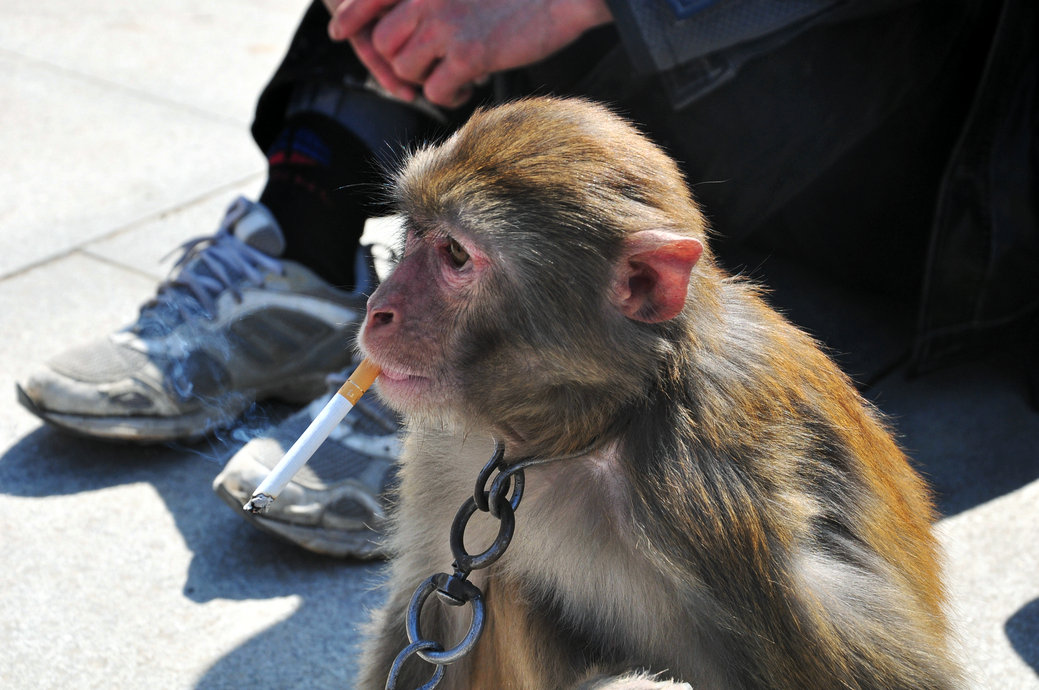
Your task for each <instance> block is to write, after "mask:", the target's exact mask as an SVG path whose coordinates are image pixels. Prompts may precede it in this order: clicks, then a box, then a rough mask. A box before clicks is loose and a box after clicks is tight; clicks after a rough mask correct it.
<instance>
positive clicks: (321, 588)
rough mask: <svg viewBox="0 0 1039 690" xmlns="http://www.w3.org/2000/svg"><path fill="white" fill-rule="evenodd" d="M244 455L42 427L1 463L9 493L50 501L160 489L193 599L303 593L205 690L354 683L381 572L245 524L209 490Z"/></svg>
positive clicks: (231, 657) (218, 445) (218, 446)
mask: <svg viewBox="0 0 1039 690" xmlns="http://www.w3.org/2000/svg"><path fill="white" fill-rule="evenodd" d="M236 449H237V445H229V444H225V443H222V442H213V443H209V444H200V445H195V446H191V447H176V448H173V447H162V446H132V445H117V444H108V443H102V442H98V441H92V440H89V439H84V438H78V437H73V436H69V435H67V434H64V433H61V432H57V431H54V430H52V429H50V428H48V427H41V428H38V429H37V430H35V431H33V432H32V433H30V434H28V435H27V436H25V437H24V438H22V439H21V440H20V441H18V443H16V444H15V445H14V446H12V447H11V448H10V449H9V450H8V451H7V452H6V453H4V455H3V456H2V457H0V492H3V493H5V494H9V495H14V496H22V497H34V496H40V497H42V496H55V495H75V494H77V493H81V492H89V491H96V490H100V489H104V488H108V487H115V486H120V485H125V484H131V483H140V482H146V483H148V484H151V485H152V486H153V487H155V489H156V491H157V492H158V493H159V495H160V496H161V497H162V499H163V501H164V502H165V504H166V507H167V508H168V509H169V512H170V515H171V516H172V518H173V520H174V522H175V524H176V527H177V529H178V531H179V532H180V533H181V534H182V535H183V538H184V540H185V543H186V545H187V548H188V549H189V550H190V552H191V554H192V556H191V561H190V565H189V568H188V574H187V578H186V581H185V582H184V585H183V594H184V596H185V597H186V598H188V599H189V600H191V601H194V602H200V603H201V602H207V601H210V600H215V599H230V600H263V599H272V598H277V597H287V596H296V597H299V598H300V600H301V602H302V604H301V605H300V607H299V608H298V609H297V610H296V611H295V612H294V613H293V615H291V616H290V617H289V618H287V619H286V620H284V621H281V622H279V623H277V624H276V625H273V626H272V627H270V628H267V629H266V630H264V631H263V632H262V633H260V634H259V635H256V636H255V637H253V638H252V639H250V640H248V641H247V642H246V643H245V644H243V645H241V646H240V647H238V648H237V649H235V650H234V651H233V652H231V653H230V654H228V655H226V656H224V657H223V658H221V659H219V660H218V661H217V662H216V663H215V664H214V665H213V666H212V667H211V668H210V669H209V670H208V671H207V672H206V673H205V674H204V675H203V677H202V678H201V679H200V680H199V682H198V686H197V687H199V688H225V687H226V688H231V687H235V688H238V687H241V686H242V684H243V682H245V681H246V679H247V678H249V677H256V678H257V679H260V681H261V682H260V685H261V686H262V687H295V688H323V687H349V683H350V682H351V679H352V674H353V668H352V662H353V659H354V657H355V655H356V649H355V648H354V644H356V641H357V632H356V629H357V625H358V623H359V622H360V621H361V620H362V619H364V618H365V613H364V610H365V609H367V608H369V607H372V606H376V605H377V604H378V597H379V594H378V592H377V591H375V587H376V585H377V584H378V582H379V580H380V577H381V568H380V567H378V566H373V565H371V564H361V563H351V562H349V561H342V560H336V559H331V558H325V557H321V556H318V555H315V554H311V553H309V552H306V551H303V550H301V549H299V548H296V547H294V546H292V545H289V544H284V543H282V542H279V541H276V540H274V539H272V538H270V537H268V536H267V535H264V534H262V533H260V532H258V531H257V530H255V529H254V528H253V527H251V526H250V525H249V524H248V523H246V522H245V521H244V520H240V519H238V518H236V517H235V516H234V515H233V514H232V513H231V511H230V510H229V509H228V507H227V506H226V505H225V504H224V503H223V502H222V501H220V499H218V498H217V497H216V496H215V495H214V494H213V492H212V491H211V489H210V484H211V482H212V480H213V477H214V476H215V475H216V474H217V472H218V471H219V470H220V467H221V466H222V463H223V462H224V461H226V459H227V458H229V457H230V455H231V454H232V453H233V452H234V451H235V450H236ZM186 451H190V452H186ZM246 684H247V683H246Z"/></svg>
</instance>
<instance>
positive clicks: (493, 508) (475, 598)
mask: <svg viewBox="0 0 1039 690" xmlns="http://www.w3.org/2000/svg"><path fill="white" fill-rule="evenodd" d="M596 445H598V442H595V443H592V444H591V445H590V446H588V447H587V448H584V449H582V450H580V451H578V452H577V453H573V454H571V455H567V456H565V457H556V458H527V459H524V460H520V461H518V462H515V463H513V464H511V465H506V464H505V445H504V444H503V443H502V442H501V441H499V440H497V439H495V441H494V454H493V455H491V459H490V460H488V461H487V464H486V465H484V467H483V469H482V470H480V473H479V474H478V475H477V478H476V488H475V490H474V491H473V495H472V496H471V497H470V498H468V499H466V501H465V503H463V504H462V507H461V508H459V509H458V512H457V513H456V514H455V519H454V522H452V524H451V537H450V543H451V554H452V555H453V556H454V559H455V560H454V563H452V564H451V567H452V568H453V569H454V573H452V574H450V575H448V574H447V573H437V574H436V575H431V576H430V577H428V578H426V579H425V580H424V581H423V582H422V584H420V585H419V586H418V588H417V589H416V590H415V594H413V595H412V597H411V603H409V604H408V617H407V632H408V642H409V644H408V646H407V647H405V648H404V649H402V650H401V652H400V653H399V654H398V655H397V658H396V659H394V660H393V665H392V666H391V667H390V672H389V677H388V678H387V679H386V690H396V688H397V680H398V678H399V677H400V671H401V669H402V668H403V666H404V662H405V661H407V660H408V659H409V658H410V657H412V656H418V657H419V658H420V659H422V660H424V661H427V662H429V663H430V664H433V666H434V667H435V668H434V669H433V675H432V677H431V678H430V679H429V681H427V682H426V683H425V684H424V685H421V686H419V688H418V689H417V690H432V689H433V688H435V687H436V686H437V684H438V683H440V681H441V679H443V677H444V668H445V667H446V666H447V665H449V664H453V663H454V662H456V661H458V660H459V659H461V658H462V657H463V656H465V655H466V654H468V653H469V652H470V651H472V649H473V647H475V646H476V643H477V642H478V641H479V639H480V635H481V633H483V626H484V603H483V592H482V591H480V588H479V587H477V586H476V585H474V584H473V583H472V582H469V580H468V578H469V575H470V574H471V573H472V572H473V571H474V570H481V569H483V568H486V567H488V566H489V565H491V564H492V563H494V562H495V561H497V560H498V559H499V558H501V556H502V554H504V553H505V549H507V548H508V547H509V543H510V542H511V541H512V535H513V532H514V531H515V528H516V517H515V515H516V509H517V508H519V504H520V501H521V500H522V499H523V470H525V469H526V468H528V467H531V466H533V465H540V464H543V463H546V462H554V461H556V460H565V459H570V458H575V457H579V456H581V455H585V454H587V453H588V452H590V451H591V450H592V449H593V448H594V447H595V446H596ZM495 472H498V474H497V476H495V477H494V479H493V481H492V480H491V477H492V476H493V475H494V473H495ZM489 481H490V484H491V488H490V489H487V483H488V482H489ZM510 489H511V490H512V498H509V497H508V494H509V491H510ZM477 510H479V511H482V512H485V513H490V514H491V516H492V517H494V518H496V519H497V520H498V521H499V522H500V523H501V524H500V525H499V527H498V536H497V537H496V538H495V540H494V543H493V544H491V545H490V546H489V547H488V548H487V549H486V550H485V551H483V552H482V553H479V554H476V555H472V554H470V553H469V552H468V551H466V550H465V546H464V537H465V528H466V525H468V524H469V518H471V517H472V516H473V514H474V513H476V511H477ZM433 592H436V593H437V595H438V596H439V597H440V599H441V601H443V602H444V603H445V604H448V605H449V606H465V605H466V604H471V605H472V607H473V619H472V621H471V622H470V624H469V632H468V633H466V635H465V637H464V638H462V641H461V642H459V643H458V644H457V645H455V646H454V647H452V648H450V649H446V650H445V649H444V647H443V645H441V644H440V643H439V642H437V641H435V640H427V639H425V638H423V637H422V633H421V625H420V620H419V618H420V616H421V612H422V605H423V604H425V603H426V599H428V598H429V596H430V595H431V594H432V593H433Z"/></svg>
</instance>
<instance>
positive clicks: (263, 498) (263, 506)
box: [242, 493, 274, 515]
mask: <svg viewBox="0 0 1039 690" xmlns="http://www.w3.org/2000/svg"><path fill="white" fill-rule="evenodd" d="M271 503H274V496H271V495H270V494H264V493H259V494H256V495H255V496H253V497H252V498H250V499H249V502H248V503H246V504H245V505H244V506H242V510H244V511H245V512H247V513H252V514H253V515H259V514H261V513H265V512H267V508H268V507H269V506H270V504H271Z"/></svg>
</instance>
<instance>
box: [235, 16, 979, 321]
mask: <svg viewBox="0 0 1039 690" xmlns="http://www.w3.org/2000/svg"><path fill="white" fill-rule="evenodd" d="M950 5H957V6H959V7H958V8H952V7H950ZM328 18H329V17H328V13H327V11H326V10H325V8H324V6H323V4H322V3H321V2H315V3H314V4H313V5H312V6H311V7H310V8H309V10H308V11H307V13H306V15H305V16H304V18H303V21H302V23H301V25H300V27H299V29H298V31H297V33H296V35H295V38H294V39H293V41H292V44H291V46H290V48H289V51H288V54H287V55H286V57H285V59H284V61H283V63H282V64H281V66H280V67H279V69H278V70H277V72H276V73H275V75H274V77H273V78H272V80H271V82H270V83H269V84H268V86H267V87H266V89H265V90H264V92H263V94H262V95H261V97H260V100H259V103H258V106H257V110H256V118H255V121H254V124H253V128H252V131H253V135H254V138H255V139H256V141H257V143H258V144H259V146H260V147H261V148H262V149H264V150H266V149H267V148H268V147H269V146H270V144H271V142H272V141H273V140H274V138H275V137H276V136H277V134H278V132H279V131H280V129H281V127H282V124H283V121H284V118H285V115H286V113H287V112H288V111H289V109H290V108H291V104H292V102H293V94H294V93H296V94H298V93H299V89H300V88H302V87H301V85H307V84H311V85H312V84H315V83H322V84H326V85H327V84H331V85H333V87H334V88H337V89H342V90H343V93H344V94H345V95H344V99H345V101H346V102H349V103H354V104H355V105H356V104H359V105H356V107H355V108H353V110H352V111H351V114H349V115H347V116H346V117H345V118H344V119H345V121H346V123H347V125H348V126H349V128H350V129H351V130H353V131H354V132H355V134H357V135H358V136H359V137H360V138H361V139H363V140H365V141H367V142H369V145H370V146H372V148H373V149H374V148H376V146H375V145H374V144H373V142H388V144H387V145H385V146H383V147H382V148H381V151H377V153H380V152H385V151H390V150H391V149H394V148H396V147H398V146H399V145H401V144H403V143H406V142H408V141H414V140H417V139H430V138H435V137H437V136H439V135H440V133H443V132H447V131H450V130H451V129H452V128H454V127H455V126H457V125H458V124H460V123H461V122H462V121H464V119H465V117H466V116H467V115H468V114H469V112H471V106H470V107H468V108H463V109H460V110H458V111H455V112H450V113H447V119H446V121H445V122H437V121H434V120H431V119H427V118H425V117H424V116H422V115H421V114H420V113H418V111H416V110H414V109H412V108H410V107H409V106H406V105H402V104H399V103H395V102H392V101H389V100H385V99H381V98H379V97H376V96H374V94H372V93H371V92H370V91H368V90H366V89H364V88H363V84H364V81H365V79H366V78H367V74H366V71H365V69H364V67H363V65H361V64H360V62H359V61H358V60H357V59H356V57H355V56H354V54H353V52H352V50H351V48H350V46H349V45H348V44H336V43H333V42H331V41H330V40H329V39H328V36H327V32H326V26H327V23H328ZM973 21H974V19H973V15H972V14H971V12H970V11H969V10H968V9H966V5H963V6H960V3H946V2H934V1H930V2H928V1H925V2H919V3H915V4H912V5H909V6H908V7H903V8H900V9H898V10H897V11H892V12H889V13H885V14H882V15H877V16H873V17H868V18H864V19H858V20H855V21H849V22H846V23H843V24H836V25H825V26H820V27H818V28H816V29H812V30H809V31H807V32H805V33H803V34H801V35H800V36H798V37H797V38H796V39H794V40H793V41H791V42H789V43H787V44H786V45H784V46H781V47H779V48H778V49H776V50H774V51H772V52H771V53H769V54H767V55H762V56H760V57H759V58H756V59H754V60H752V61H750V62H749V63H747V64H745V65H744V66H743V68H742V70H741V71H740V73H739V74H738V75H737V76H736V77H735V78H734V79H732V80H731V81H729V82H728V83H726V84H724V85H722V86H721V87H719V88H717V89H715V90H713V91H711V92H709V93H708V94H707V95H705V96H704V97H702V98H700V99H698V100H696V101H694V102H692V103H690V104H687V105H685V106H684V107H682V108H679V109H676V108H674V107H673V105H672V102H671V99H670V97H669V95H668V91H667V89H666V88H665V85H664V84H663V82H662V81H661V80H660V79H659V78H656V77H652V76H651V77H647V76H646V75H640V74H637V73H636V72H635V71H634V69H633V68H632V66H631V65H630V63H629V61H628V60H627V58H626V56H625V54H624V51H623V48H622V46H621V45H620V44H619V41H618V38H617V34H616V32H615V31H613V30H612V29H610V28H605V29H599V30H596V31H593V32H590V33H589V34H587V35H586V36H585V37H583V38H582V39H581V40H580V41H578V42H577V43H575V44H574V45H572V46H570V47H569V48H568V49H566V50H564V51H563V52H561V53H559V54H557V55H556V56H554V57H552V58H549V59H548V60H546V61H545V62H543V63H540V64H538V65H534V66H532V67H529V68H525V69H521V70H516V71H514V72H510V73H507V74H503V75H499V76H498V77H497V78H496V79H495V81H494V84H493V86H492V87H490V88H488V89H485V90H484V91H482V92H479V93H478V94H477V96H476V98H475V99H474V101H473V104H479V103H484V104H486V103H493V102H495V101H499V100H502V99H508V98H514V97H518V96H522V95H530V94H539V93H540V94H549V93H552V94H557V95H581V96H586V97H589V98H593V99H596V100H601V101H603V102H605V103H608V104H610V105H611V106H613V107H614V108H615V109H616V110H617V111H619V112H620V113H622V114H623V115H625V116H627V117H628V118H630V119H632V120H633V121H634V122H635V123H636V124H637V125H638V126H639V127H640V128H642V129H643V130H644V131H645V132H646V133H647V134H649V135H650V136H651V137H652V138H654V139H655V140H656V141H657V142H658V143H659V144H661V145H662V146H663V147H664V148H665V149H667V150H668V151H669V152H670V153H671V154H672V155H673V156H674V157H675V158H676V159H677V160H678V161H679V163H680V164H681V166H682V169H683V170H684V172H685V174H686V176H687V180H688V182H689V183H690V185H691V186H692V189H693V191H694V194H695V196H696V197H697V198H698V199H699V201H700V202H701V203H702V204H703V206H704V208H705V210H706V213H707V216H708V217H709V218H710V219H711V222H712V226H713V228H714V231H715V233H716V235H717V237H718V240H717V243H718V244H719V245H721V248H722V250H723V253H724V248H725V246H726V245H728V244H730V243H733V242H740V243H744V244H749V245H751V246H755V247H757V248H760V249H764V250H766V251H769V252H774V253H778V254H784V255H787V256H791V257H796V258H797V259H799V260H800V261H802V262H804V263H806V264H808V265H811V266H812V267H813V268H814V269H816V270H820V271H823V272H825V273H828V274H830V275H832V276H833V277H835V278H837V279H839V280H841V281H844V282H846V283H851V284H854V285H858V286H864V287H868V288H870V289H877V290H883V291H885V292H889V293H892V294H895V295H899V296H903V297H905V298H907V299H908V300H912V299H914V298H915V297H916V294H917V288H918V286H917V283H918V280H919V276H920V273H921V266H922V264H923V253H924V249H925V243H926V237H927V231H928V228H929V225H930V219H931V214H932V209H933V207H934V198H935V193H936V189H937V186H938V182H939V180H940V177H941V173H942V168H943V166H944V163H945V161H946V157H947V152H948V150H949V148H950V146H951V144H952V140H953V139H954V138H955V135H956V131H957V127H958V126H959V124H960V123H961V122H962V119H963V112H964V110H965V108H966V107H967V104H968V102H969V96H970V91H971V87H972V86H973V84H974V82H975V80H976V71H977V69H978V65H979V64H980V60H979V59H978V51H977V50H974V49H972V44H971V41H972V38H971V37H972V22H973ZM390 157H391V158H392V155H391V156H390Z"/></svg>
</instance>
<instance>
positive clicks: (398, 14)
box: [325, 0, 612, 107]
mask: <svg viewBox="0 0 1039 690" xmlns="http://www.w3.org/2000/svg"><path fill="white" fill-rule="evenodd" d="M325 3H326V5H327V4H336V0H325ZM610 21H612V16H611V15H610V11H609V9H608V8H607V6H606V3H605V0H496V1H495V0H340V2H339V4H338V7H336V9H335V11H334V13H333V15H332V20H331V22H329V25H328V31H329V35H330V36H331V37H332V39H333V40H338V41H342V40H348V41H350V43H351V44H352V45H353V48H354V50H355V51H356V53H357V56H358V58H360V60H361V62H363V63H364V64H365V66H366V67H367V68H368V71H369V72H370V73H371V75H372V76H373V77H374V78H375V80H376V81H378V82H379V84H381V85H382V86H383V88H385V89H386V90H387V91H389V92H390V93H391V94H393V95H394V96H397V97H398V98H402V99H404V100H407V101H411V100H413V99H414V98H415V97H416V96H417V95H418V92H419V90H421V92H422V94H423V95H424V96H425V97H426V99H427V100H428V101H430V102H431V103H435V104H437V105H442V106H447V107H456V106H459V105H461V104H462V103H464V102H465V101H466V100H467V99H468V98H469V96H470V95H471V94H472V85H473V84H474V83H477V82H479V81H481V80H482V79H485V78H487V77H488V76H490V75H491V74H493V73H495V72H499V71H502V70H506V69H512V68H515V67H523V66H525V65H529V64H532V63H534V62H537V61H538V60H541V59H543V58H546V57H548V56H549V55H551V54H552V53H554V52H556V51H557V50H559V49H561V48H563V47H565V46H567V45H569V44H570V43H571V42H573V41H574V40H576V39H577V38H578V37H579V36H580V35H581V34H582V33H584V32H585V31H587V30H588V29H591V28H593V27H596V26H599V25H601V24H606V23H608V22H610Z"/></svg>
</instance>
